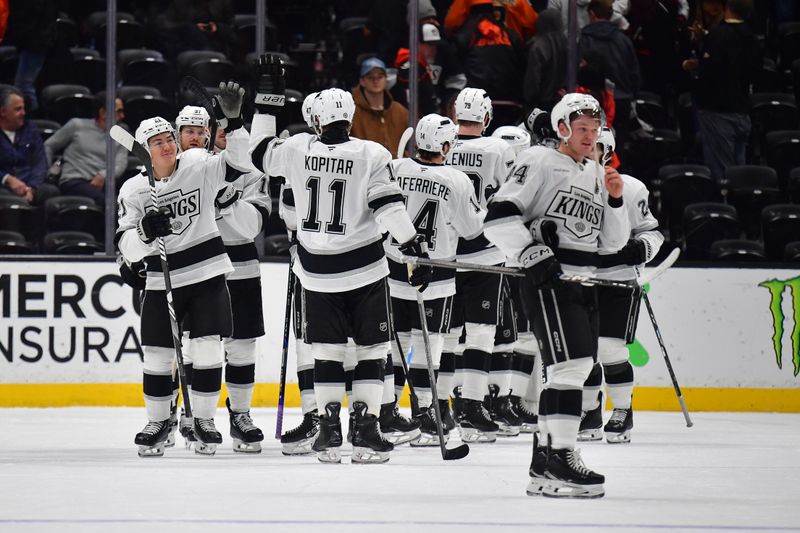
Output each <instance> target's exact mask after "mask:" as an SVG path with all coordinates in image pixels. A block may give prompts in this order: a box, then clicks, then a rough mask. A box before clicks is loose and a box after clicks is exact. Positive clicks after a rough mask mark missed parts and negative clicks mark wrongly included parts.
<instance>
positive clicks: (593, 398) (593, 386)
mask: <svg viewBox="0 0 800 533" xmlns="http://www.w3.org/2000/svg"><path fill="white" fill-rule="evenodd" d="M602 386H603V369H602V367H601V366H600V363H595V364H594V365H593V366H592V371H591V372H589V377H587V378H586V381H585V382H584V383H583V399H582V400H581V409H582V410H584V411H591V410H592V409H596V408H597V406H598V404H599V403H600V389H601V388H602Z"/></svg>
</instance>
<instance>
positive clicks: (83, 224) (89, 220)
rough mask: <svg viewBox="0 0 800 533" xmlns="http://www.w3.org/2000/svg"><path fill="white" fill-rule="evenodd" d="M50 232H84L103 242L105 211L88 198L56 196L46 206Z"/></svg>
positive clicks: (46, 218)
mask: <svg viewBox="0 0 800 533" xmlns="http://www.w3.org/2000/svg"><path fill="white" fill-rule="evenodd" d="M44 211H45V220H46V222H47V228H48V231H58V230H69V231H83V232H86V233H89V234H90V235H94V237H95V238H96V239H97V240H102V239H103V235H104V230H105V216H104V214H103V210H102V209H100V208H99V207H97V204H95V203H94V200H92V199H91V198H88V197H86V196H55V197H53V198H50V199H48V200H47V201H46V202H45V204H44Z"/></svg>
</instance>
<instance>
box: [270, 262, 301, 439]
mask: <svg viewBox="0 0 800 533" xmlns="http://www.w3.org/2000/svg"><path fill="white" fill-rule="evenodd" d="M288 278H289V280H288V282H287V287H286V307H285V309H284V318H283V346H282V347H281V381H280V386H279V387H278V416H277V420H276V422H275V438H276V439H280V438H281V435H282V434H283V408H284V404H285V403H286V367H287V366H288V363H289V327H290V323H291V316H292V295H293V294H294V272H293V271H292V262H291V261H290V262H289V276H288ZM297 342H299V341H297Z"/></svg>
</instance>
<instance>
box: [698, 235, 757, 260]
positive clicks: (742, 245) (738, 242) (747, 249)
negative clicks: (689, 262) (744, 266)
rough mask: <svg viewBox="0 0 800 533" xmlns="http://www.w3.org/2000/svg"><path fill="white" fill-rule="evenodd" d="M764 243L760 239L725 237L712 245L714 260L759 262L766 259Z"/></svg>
mask: <svg viewBox="0 0 800 533" xmlns="http://www.w3.org/2000/svg"><path fill="white" fill-rule="evenodd" d="M766 259H767V254H766V253H765V252H764V245H763V244H761V243H760V242H758V241H747V240H743V239H725V240H721V241H716V242H714V243H713V244H712V245H711V260H712V261H728V262H748V263H750V262H759V261H766Z"/></svg>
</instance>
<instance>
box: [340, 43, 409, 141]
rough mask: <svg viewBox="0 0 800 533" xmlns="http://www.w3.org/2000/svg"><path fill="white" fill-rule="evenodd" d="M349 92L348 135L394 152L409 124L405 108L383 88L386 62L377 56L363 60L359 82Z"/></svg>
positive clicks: (384, 85) (384, 86)
mask: <svg viewBox="0 0 800 533" xmlns="http://www.w3.org/2000/svg"><path fill="white" fill-rule="evenodd" d="M351 92H352V94H353V100H354V101H355V104H356V111H355V116H354V117H353V126H352V128H351V130H350V135H351V136H352V137H356V138H358V139H364V140H369V141H375V142H376V143H378V144H381V145H382V146H383V147H384V148H386V149H387V150H389V152H390V153H392V154H393V153H394V152H395V150H397V144H398V143H399V142H400V137H401V136H402V135H403V131H404V130H405V129H406V126H407V125H408V110H407V109H406V108H405V107H403V106H402V104H400V103H398V102H395V101H394V99H393V98H392V95H391V94H390V93H389V91H388V90H386V64H384V62H383V61H381V60H380V59H378V58H377V57H368V58H367V59H365V60H364V61H362V63H361V70H360V78H359V80H358V85H357V86H355V87H353V89H352V91H351Z"/></svg>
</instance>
